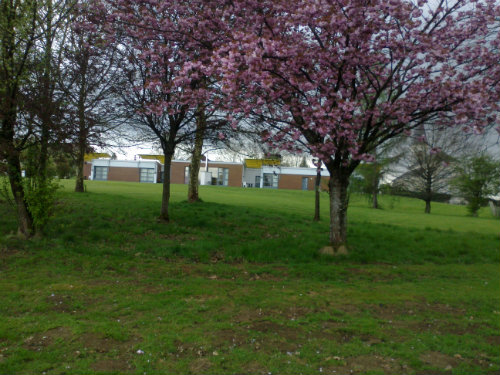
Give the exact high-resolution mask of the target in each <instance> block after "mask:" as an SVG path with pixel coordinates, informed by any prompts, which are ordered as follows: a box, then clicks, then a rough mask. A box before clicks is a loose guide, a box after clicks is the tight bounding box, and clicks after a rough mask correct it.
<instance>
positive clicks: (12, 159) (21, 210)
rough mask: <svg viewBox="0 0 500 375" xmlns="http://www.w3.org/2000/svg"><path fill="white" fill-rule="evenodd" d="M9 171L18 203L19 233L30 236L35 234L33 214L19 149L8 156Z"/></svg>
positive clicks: (11, 186)
mask: <svg viewBox="0 0 500 375" xmlns="http://www.w3.org/2000/svg"><path fill="white" fill-rule="evenodd" d="M7 171H8V172H7V173H8V175H9V182H10V188H11V190H12V195H13V196H14V201H15V203H16V210H17V220H18V233H19V235H21V236H22V237H24V238H30V237H32V236H33V235H34V234H35V230H34V225H33V216H32V215H31V213H30V211H29V209H28V204H27V202H26V198H25V195H24V187H23V182H22V176H21V163H20V161H19V153H18V151H11V152H10V153H9V155H8V156H7Z"/></svg>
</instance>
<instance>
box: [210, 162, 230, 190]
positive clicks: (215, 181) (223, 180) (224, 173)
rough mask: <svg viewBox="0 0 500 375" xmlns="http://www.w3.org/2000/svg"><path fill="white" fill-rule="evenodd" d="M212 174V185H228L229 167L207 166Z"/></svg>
mask: <svg viewBox="0 0 500 375" xmlns="http://www.w3.org/2000/svg"><path fill="white" fill-rule="evenodd" d="M208 171H209V172H210V173H211V174H212V182H211V184H212V185H219V186H228V184H229V168H213V167H212V168H208Z"/></svg>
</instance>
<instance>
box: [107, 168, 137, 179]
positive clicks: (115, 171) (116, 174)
mask: <svg viewBox="0 0 500 375" xmlns="http://www.w3.org/2000/svg"><path fill="white" fill-rule="evenodd" d="M108 181H128V182H139V168H127V167H109V169H108Z"/></svg>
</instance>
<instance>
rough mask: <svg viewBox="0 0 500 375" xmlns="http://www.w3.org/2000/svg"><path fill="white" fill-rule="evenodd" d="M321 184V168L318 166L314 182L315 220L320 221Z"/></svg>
mask: <svg viewBox="0 0 500 375" xmlns="http://www.w3.org/2000/svg"><path fill="white" fill-rule="evenodd" d="M320 184H321V168H320V167H318V170H317V173H316V181H315V183H314V219H313V221H319V193H320Z"/></svg>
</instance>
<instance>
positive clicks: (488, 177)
mask: <svg viewBox="0 0 500 375" xmlns="http://www.w3.org/2000/svg"><path fill="white" fill-rule="evenodd" d="M454 170H455V173H456V174H457V176H456V177H455V178H454V179H453V181H452V186H453V187H454V188H455V189H456V190H457V192H458V193H459V194H460V195H461V196H462V197H463V198H465V199H466V200H467V202H468V203H467V210H468V211H469V213H470V214H471V215H472V216H477V212H478V210H479V209H480V208H481V206H482V205H484V204H485V203H486V202H487V201H488V196H490V195H495V194H498V193H499V192H500V164H499V162H498V160H495V159H493V158H492V157H491V156H489V155H486V154H483V155H480V156H473V157H468V158H463V159H461V160H460V162H459V163H457V164H456V166H455V168H454Z"/></svg>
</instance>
